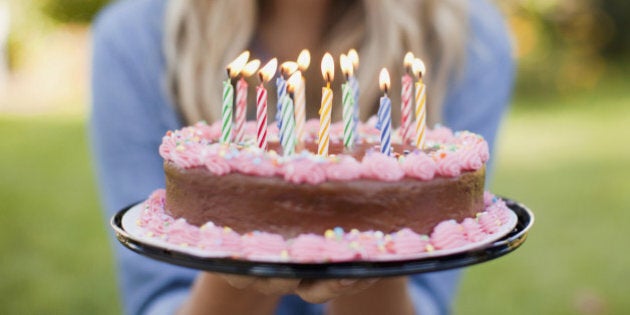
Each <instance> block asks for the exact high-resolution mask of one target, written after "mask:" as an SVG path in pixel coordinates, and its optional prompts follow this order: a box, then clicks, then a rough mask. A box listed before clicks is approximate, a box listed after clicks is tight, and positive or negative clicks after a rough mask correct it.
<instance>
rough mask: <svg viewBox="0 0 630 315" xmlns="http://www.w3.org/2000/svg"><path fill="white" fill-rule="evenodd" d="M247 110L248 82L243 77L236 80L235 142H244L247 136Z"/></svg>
mask: <svg viewBox="0 0 630 315" xmlns="http://www.w3.org/2000/svg"><path fill="white" fill-rule="evenodd" d="M246 112H247V82H246V81H245V79H243V77H241V78H240V79H239V80H238V82H236V122H235V124H234V142H235V143H240V142H243V139H244V136H245V114H246Z"/></svg>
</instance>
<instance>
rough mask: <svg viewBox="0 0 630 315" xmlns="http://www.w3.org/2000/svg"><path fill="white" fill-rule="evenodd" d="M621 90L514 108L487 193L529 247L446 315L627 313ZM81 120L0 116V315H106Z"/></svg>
mask: <svg viewBox="0 0 630 315" xmlns="http://www.w3.org/2000/svg"><path fill="white" fill-rule="evenodd" d="M623 82H624V81H623V80H619V82H617V81H613V82H609V83H607V85H605V86H601V87H600V88H598V89H597V90H595V91H592V92H584V93H579V94H576V95H571V96H566V97H554V98H551V99H550V98H544V99H537V98H535V97H530V98H527V97H526V98H520V99H519V100H517V104H516V106H515V109H514V110H513V111H512V112H511V113H510V115H509V117H508V119H507V121H506V123H505V124H504V127H503V130H502V135H501V137H500V138H499V145H498V152H497V163H498V164H497V169H496V171H495V178H494V181H493V184H492V190H493V191H494V192H496V193H498V194H501V195H505V196H509V197H511V198H514V199H517V200H519V201H522V202H523V203H525V204H526V205H528V206H529V207H530V208H531V209H532V210H533V211H534V212H535V214H536V224H535V225H534V227H533V229H532V231H531V233H530V236H529V239H528V240H527V242H526V243H525V244H524V245H523V246H522V247H521V248H520V249H518V250H517V251H516V252H514V253H512V254H510V255H507V256H506V257H503V258H501V259H498V260H495V261H492V262H488V263H485V264H481V265H477V266H474V267H471V268H470V269H468V270H467V272H466V276H465V278H464V282H463V285H462V287H461V290H460V294H459V296H458V299H457V303H456V306H455V307H456V313H457V314H483V313H486V314H506V313H509V314H622V313H628V312H630V300H629V299H627V297H626V295H627V292H630V283H629V282H628V279H630V269H629V268H627V266H629V265H630V253H629V252H628V251H627V250H626V248H628V241H630V237H628V234H627V233H626V232H625V231H624V230H625V229H626V228H627V225H628V223H627V222H630V211H629V210H630V209H629V207H630V193H629V192H630V181H629V180H628V178H630V167H628V166H629V165H628V161H630V148H629V145H627V144H626V143H627V141H626V139H625V137H624V136H628V132H627V127H626V126H628V125H630V107H628V104H630V98H629V97H628V95H627V94H628V93H626V91H625V90H624V88H625V87H624V85H623ZM84 129H85V122H84V121H83V120H82V119H80V118H79V119H77V118H68V117H10V116H0V133H2V134H3V135H4V137H3V140H2V141H1V142H0V153H2V154H0V174H2V175H1V176H0V200H1V201H2V203H1V205H2V206H1V207H2V211H0V224H1V229H0V251H1V252H2V257H3V259H1V260H0V279H2V280H1V281H0V296H2V299H3V300H2V303H0V313H1V314H47V313H52V314H116V313H118V312H119V307H120V306H119V302H118V297H117V293H116V287H115V281H114V278H115V277H114V274H115V273H114V268H113V263H112V259H111V254H112V253H111V250H110V244H109V241H108V238H107V235H108V233H110V232H109V230H108V227H107V225H106V223H105V219H104V218H103V216H102V214H101V212H100V211H99V204H98V202H97V195H96V189H95V185H94V178H93V177H94V176H93V173H92V171H91V167H90V163H89V156H88V153H87V152H88V151H87V142H86V136H85V130H84Z"/></svg>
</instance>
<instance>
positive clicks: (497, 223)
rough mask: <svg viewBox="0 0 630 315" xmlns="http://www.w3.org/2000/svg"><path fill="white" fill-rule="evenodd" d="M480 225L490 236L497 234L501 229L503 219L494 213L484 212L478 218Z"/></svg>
mask: <svg viewBox="0 0 630 315" xmlns="http://www.w3.org/2000/svg"><path fill="white" fill-rule="evenodd" d="M477 220H479V225H480V226H481V228H482V229H483V230H484V231H485V232H486V233H488V234H493V233H496V232H497V231H498V230H499V229H500V228H501V219H500V218H498V217H497V216H496V215H495V214H494V213H490V212H487V211H486V212H484V213H481V214H480V215H479V217H478V218H477Z"/></svg>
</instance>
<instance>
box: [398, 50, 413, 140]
mask: <svg viewBox="0 0 630 315" xmlns="http://www.w3.org/2000/svg"><path fill="white" fill-rule="evenodd" d="M413 60H414V57H413V54H412V53H411V52H408V53H406V54H405V58H404V61H403V64H404V67H405V74H404V75H403V76H402V80H401V81H402V89H401V92H400V96H401V97H400V99H401V104H400V114H401V115H400V136H401V137H402V140H403V143H404V144H407V143H411V141H412V138H413V133H412V130H411V94H412V90H413V79H412V78H411V76H410V75H409V73H410V72H411V67H412V65H413Z"/></svg>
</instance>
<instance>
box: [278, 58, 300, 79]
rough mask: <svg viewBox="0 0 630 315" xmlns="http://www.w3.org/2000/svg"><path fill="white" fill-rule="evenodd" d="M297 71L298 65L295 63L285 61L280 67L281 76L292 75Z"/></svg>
mask: <svg viewBox="0 0 630 315" xmlns="http://www.w3.org/2000/svg"><path fill="white" fill-rule="evenodd" d="M297 69H298V64H297V62H295V61H285V62H283V63H282V64H281V65H280V72H281V73H282V75H283V76H289V75H292V74H293V73H294V72H295V71H297Z"/></svg>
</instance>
